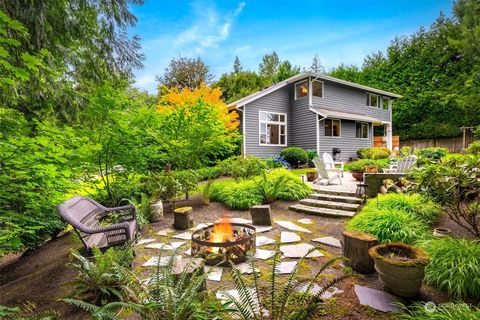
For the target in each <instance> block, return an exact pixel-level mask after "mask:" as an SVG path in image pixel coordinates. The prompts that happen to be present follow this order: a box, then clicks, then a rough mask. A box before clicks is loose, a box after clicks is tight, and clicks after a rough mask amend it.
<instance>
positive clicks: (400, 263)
mask: <svg viewBox="0 0 480 320" xmlns="http://www.w3.org/2000/svg"><path fill="white" fill-rule="evenodd" d="M369 254H370V256H371V257H372V258H373V260H374V261H375V270H376V271H377V272H378V276H379V278H380V280H381V281H382V283H383V284H384V285H385V287H386V288H387V289H389V290H390V291H391V292H392V293H393V294H395V295H397V296H400V297H405V298H412V297H416V296H417V295H418V292H419V291H420V288H421V287H422V282H423V278H424V277H425V272H424V269H425V266H426V265H427V264H428V260H429V258H428V254H427V253H426V252H425V251H423V250H422V249H420V248H417V247H414V246H410V245H408V244H405V243H399V242H397V243H386V244H381V245H378V246H375V247H372V248H371V249H370V250H369Z"/></svg>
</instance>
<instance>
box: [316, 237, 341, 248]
mask: <svg viewBox="0 0 480 320" xmlns="http://www.w3.org/2000/svg"><path fill="white" fill-rule="evenodd" d="M312 241H315V242H320V243H322V244H326V245H327V246H331V247H336V248H341V247H342V243H341V242H340V240H338V239H336V238H334V237H321V238H315V239H312Z"/></svg>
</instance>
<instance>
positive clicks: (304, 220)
mask: <svg viewBox="0 0 480 320" xmlns="http://www.w3.org/2000/svg"><path fill="white" fill-rule="evenodd" d="M297 221H298V222H300V223H303V224H312V223H313V222H312V220H311V219H308V218H303V219H299V220H297Z"/></svg>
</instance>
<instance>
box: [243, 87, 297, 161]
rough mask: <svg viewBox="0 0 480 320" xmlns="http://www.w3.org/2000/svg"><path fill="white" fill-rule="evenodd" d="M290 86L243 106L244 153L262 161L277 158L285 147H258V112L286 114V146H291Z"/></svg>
mask: <svg viewBox="0 0 480 320" xmlns="http://www.w3.org/2000/svg"><path fill="white" fill-rule="evenodd" d="M290 99H291V86H285V87H283V88H280V89H278V90H276V91H274V92H272V93H270V94H268V95H266V96H264V97H261V98H259V99H257V100H255V101H253V102H251V103H249V104H247V105H246V106H245V131H246V132H245V138H244V139H245V153H246V154H247V155H252V156H257V157H260V158H263V159H266V158H269V157H273V156H277V155H279V154H280V152H282V150H283V149H284V148H285V147H281V146H260V145H259V133H258V131H259V122H258V120H259V119H258V112H259V111H272V112H281V113H286V114H287V145H289V146H290V145H292V144H291V138H292V137H291V136H292V125H291V124H292V119H291V116H290Z"/></svg>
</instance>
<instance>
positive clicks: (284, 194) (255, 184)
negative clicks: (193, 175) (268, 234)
mask: <svg viewBox="0 0 480 320" xmlns="http://www.w3.org/2000/svg"><path fill="white" fill-rule="evenodd" d="M310 192H311V188H310V186H308V185H307V184H305V183H304V182H302V180H301V179H300V178H299V177H298V176H296V175H295V174H293V173H291V172H289V171H288V170H285V169H275V170H272V171H271V172H269V173H264V174H262V175H260V176H257V177H254V178H252V179H246V180H240V181H238V182H237V181H235V180H226V181H217V182H214V183H213V185H212V186H211V189H210V200H212V201H216V202H220V203H223V204H224V205H225V206H227V207H228V208H230V209H242V210H246V209H248V208H250V207H252V206H254V205H258V204H262V203H269V202H273V201H275V200H277V199H278V200H286V201H296V200H300V199H303V198H305V197H306V196H307V195H308V194H310Z"/></svg>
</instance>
